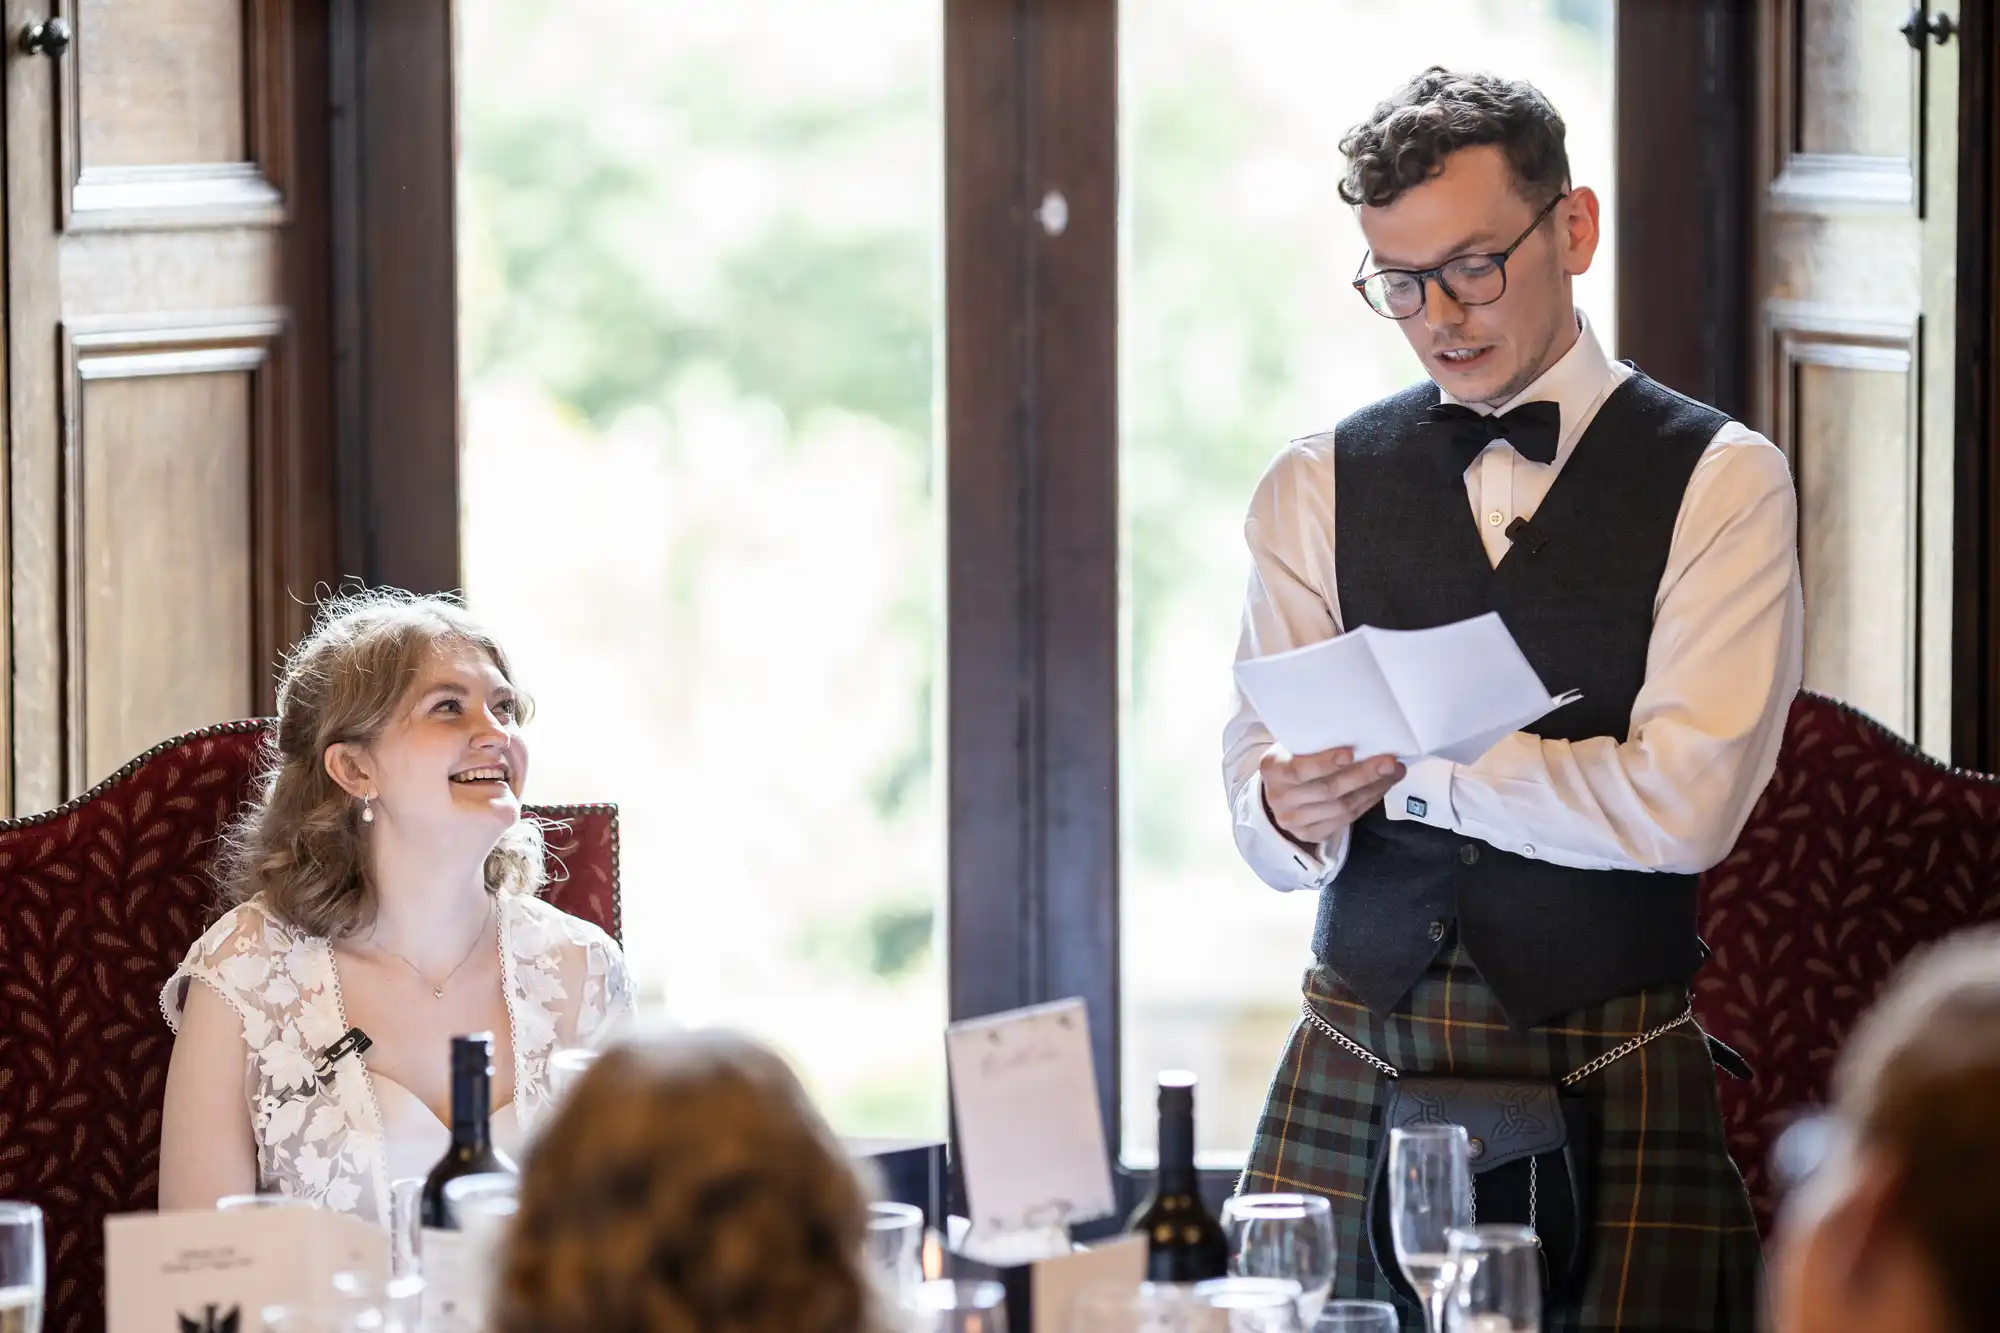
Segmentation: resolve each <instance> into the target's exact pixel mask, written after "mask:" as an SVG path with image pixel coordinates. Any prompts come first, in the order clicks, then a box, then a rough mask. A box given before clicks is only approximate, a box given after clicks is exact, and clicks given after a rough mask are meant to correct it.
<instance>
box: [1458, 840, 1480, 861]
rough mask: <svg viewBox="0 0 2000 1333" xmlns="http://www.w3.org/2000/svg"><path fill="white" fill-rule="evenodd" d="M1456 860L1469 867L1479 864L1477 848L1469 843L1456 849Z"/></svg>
mask: <svg viewBox="0 0 2000 1333" xmlns="http://www.w3.org/2000/svg"><path fill="white" fill-rule="evenodd" d="M1458 859H1459V860H1461V861H1463V862H1465V863H1466V864H1467V865H1469V866H1470V865H1477V864H1479V848H1477V847H1475V846H1474V845H1473V844H1471V843H1469V842H1468V843H1466V844H1465V846H1463V847H1461V848H1459V849H1458Z"/></svg>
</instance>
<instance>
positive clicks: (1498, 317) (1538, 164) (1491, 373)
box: [1340, 66, 1598, 407]
mask: <svg viewBox="0 0 2000 1333" xmlns="http://www.w3.org/2000/svg"><path fill="white" fill-rule="evenodd" d="M1564 135H1565V129H1564V126H1563V119H1562V117H1561V116H1560V115H1558V114H1557V113H1556V109H1555V108H1554V107H1553V106H1551V105H1549V101H1548V99H1547V98H1546V97H1544V96H1542V94H1541V93H1540V92H1538V91H1537V90H1536V89H1535V88H1534V87H1533V86H1532V85H1530V84H1527V83H1523V82H1521V81H1519V80H1516V79H1503V78H1499V77H1497V76H1495V75H1490V74H1459V73H1453V72H1452V71H1450V70H1446V69H1442V68H1438V67H1435V66H1433V67H1432V68H1430V69H1427V70H1425V71H1424V72H1423V73H1421V74H1419V75H1417V76H1416V77H1415V78H1414V79H1412V80H1410V81H1409V82H1408V83H1407V84H1405V85H1404V86H1403V87H1402V88H1400V89H1398V90H1397V91H1396V92H1395V93H1394V94H1392V95H1391V96H1390V97H1389V99H1388V100H1387V101H1385V102H1383V103H1382V104H1381V105H1379V106H1377V107H1376V108H1375V110H1374V112H1373V113H1372V114H1371V115H1370V116H1369V117H1368V119H1367V120H1365V121H1363V122H1362V123H1361V124H1359V125H1356V126H1355V127H1354V128H1353V129H1351V130H1349V131H1348V132H1347V134H1346V136H1345V137H1344V138H1342V140H1341V142H1340V150H1341V152H1342V154H1344V155H1345V157H1346V158H1347V174H1346V176H1345V177H1344V178H1343V179H1342V181H1341V184H1340V194H1341V198H1343V199H1345V200H1346V201H1347V202H1348V203H1350V204H1353V205H1355V206H1356V209H1357V212H1358V213H1359V215H1360V220H1361V232H1362V235H1363V236H1364V237H1366V238H1367V241H1368V254H1367V256H1366V257H1365V258H1364V260H1363V262H1362V267H1361V271H1360V273H1359V274H1358V275H1357V277H1358V278H1361V279H1366V281H1365V282H1364V285H1363V287H1362V294H1363V295H1364V296H1365V297H1366V298H1367V300H1368V303H1369V305H1370V306H1372V307H1373V308H1374V309H1375V312H1376V313H1377V314H1379V315H1384V316H1386V317H1388V318H1390V319H1394V320H1396V321H1397V322H1398V323H1399V325H1400V326H1401V328H1402V330H1403V334H1404V336H1405V337H1407V338H1408V339H1409V342H1410V346H1411V348H1412V349H1413V350H1414V351H1415V352H1416V354H1417V357H1418V359H1419V360H1421V361H1422V362H1423V365H1424V369H1425V370H1426V371H1427V372H1428V373H1429V374H1430V377H1431V378H1432V379H1433V380H1435V381H1437V384H1438V387H1440V388H1441V389H1443V390H1444V391H1445V392H1446V393H1449V394H1450V395H1452V397H1454V398H1456V399H1458V400H1459V401H1460V402H1466V403H1485V404H1490V405H1491V406H1494V407H1503V406H1505V405H1506V403H1507V402H1508V400H1510V399H1512V398H1513V397H1514V396H1515V395H1517V394H1519V393H1520V392H1521V391H1522V390H1523V389H1526V388H1527V387H1528V386H1529V385H1531V384H1532V383H1534V381H1535V380H1536V379H1537V378H1539V377H1540V376H1541V374H1542V372H1544V371H1546V370H1547V369H1548V368H1549V367H1550V366H1553V365H1554V364H1555V363H1556V362H1557V361H1558V360H1560V359H1561V358H1562V355H1563V353H1564V352H1567V351H1568V350H1569V349H1570V347H1571V345H1572V344H1574V343H1575V342H1576V338H1577V321H1576V312H1575V309H1574V307H1573V306H1572V305H1571V280H1572V279H1573V278H1574V277H1575V276H1576V275H1577V274H1580V273H1583V272H1585V271H1586V270H1588V269H1589V267H1590V261H1591V258H1592V256H1594V255H1595V254H1596V253H1597V237H1598V231H1597V219H1598V202H1597V196H1596V194H1595V193H1594V192H1592V191H1591V190H1590V189H1589V188H1588V187H1587V186H1578V187H1575V188H1572V186H1571V184H1570V175H1569V153H1568V150H1567V149H1566V148H1565V146H1564Z"/></svg>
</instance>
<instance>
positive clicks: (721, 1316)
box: [492, 1032, 885, 1333]
mask: <svg viewBox="0 0 2000 1333" xmlns="http://www.w3.org/2000/svg"><path fill="white" fill-rule="evenodd" d="M867 1226H868V1194H867V1191H866V1190H865V1188H864V1187H863V1184H862V1180H861V1177H860V1175H859V1173H858V1172H857V1169H856V1168H855V1167H854V1165H853V1164H852V1163H851V1162H850V1160H849V1158H848V1156H847V1154H846V1152H845V1151H844V1150H843V1149H842V1147H841V1145H840V1142H839V1140H838V1139H836V1138H835V1137H834V1134H833V1131H832V1130H831V1129H829V1128H828V1127H827V1125H826V1122H825V1121H824V1120H822V1119H821V1118H820V1115H819V1113H818V1112H817V1111H816V1110H814V1109H813V1106H812V1103H811V1102H810V1101H809V1100H808V1099H807V1097H806V1093H805V1090H804V1089H803V1088H802V1087H800V1086H799V1082H798V1080H797V1078H796V1077H794V1076H793V1074H792V1071H791V1070H790V1069H789V1068H788V1067H787V1066H786V1064H785V1063H784V1061H783V1060H781V1059H779V1058H778V1056H776V1055H775V1054H773V1053H772V1052H771V1051H769V1050H767V1049H766V1048H764V1047H763V1046H760V1045H758V1044H757V1043H755V1042H752V1041H750V1040H748V1039H746V1038H743V1037H739V1036H735V1035H732V1034H728V1033H719V1032H700V1033H677V1034H673V1035H670V1036H660V1037H652V1038H646V1039H635V1040H633V1041H631V1042H628V1043H624V1044H621V1045H618V1046H615V1047H612V1048H611V1049H609V1050H607V1051H606V1052H605V1053H604V1054H603V1055H602V1056H601V1057H599V1058H598V1059H597V1060H596V1061H595V1062H594V1063H593V1064H592V1065H591V1067H590V1070H589V1072H588V1073H586V1074H585V1075H584V1076H583V1077H582V1078H581V1079H579V1080H578V1081H577V1084H576V1086H575V1087H574V1089H573V1090H572V1091H571V1092H570V1093H569V1095H568V1097H567V1098H566V1099H565V1100H564V1102H563V1104H562V1106H561V1108H560V1109H559V1110H558V1111H557V1113H556V1115H555V1116H554V1118H553V1119H552V1120H550V1121H549V1123H548V1127H547V1129H546V1130H545V1131H544V1132H543V1134H542V1135H541V1137H540V1138H539V1139H538V1140H537V1141H536V1143H535V1145H534V1147H533V1149H532V1150H531V1151H530V1153H529V1156H528V1160H527V1162H526V1163H525V1164H524V1166H523V1169H522V1173H521V1192H520V1206H519V1210H518V1211H517V1212H516V1214H515V1218H514V1224H513V1226H512V1228H511V1232H510V1237H509V1240H508V1242H507V1246H506V1248H505V1251H504V1253H503V1254H502V1256H501V1261H500V1280H499V1286H498V1290H497V1291H496V1293H495V1306H494V1310H493V1320H492V1326H493V1330H494V1333H881V1330H883V1329H884V1327H885V1326H884V1324H883V1323H882V1321H881V1319H880V1317H879V1315H878V1312H877V1306H876V1303H875V1297H874V1296H873V1294H872V1287H871V1284H870V1281H869V1278H868V1274H867V1269H866V1261H865V1259H864V1256H863V1249H864V1244H865V1241H866V1236H867Z"/></svg>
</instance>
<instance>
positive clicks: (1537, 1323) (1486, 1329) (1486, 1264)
mask: <svg viewBox="0 0 2000 1333" xmlns="http://www.w3.org/2000/svg"><path fill="white" fill-rule="evenodd" d="M1445 1309H1446V1310H1447V1311H1448V1312H1449V1314H1450V1317H1451V1327H1452V1329H1453V1330H1454V1333H1541V1329H1542V1251H1541V1245H1540V1243H1539V1242H1538V1241H1537V1239H1536V1237H1535V1233H1534V1232H1532V1231H1530V1230H1528V1228H1526V1227H1514V1226H1477V1227H1465V1228H1461V1229H1459V1230H1456V1231H1454V1232H1452V1233H1451V1291H1450V1292H1449V1293H1447V1295H1446V1298H1445Z"/></svg>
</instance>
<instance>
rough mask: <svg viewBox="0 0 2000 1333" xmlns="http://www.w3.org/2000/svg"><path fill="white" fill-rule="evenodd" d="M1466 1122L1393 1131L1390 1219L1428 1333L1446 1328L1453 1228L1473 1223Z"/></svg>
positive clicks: (1439, 1332)
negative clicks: (1445, 1316) (1446, 1293)
mask: <svg viewBox="0 0 2000 1333" xmlns="http://www.w3.org/2000/svg"><path fill="white" fill-rule="evenodd" d="M1469 1147H1470V1144H1469V1141H1468V1139H1467V1138H1466V1134H1465V1127H1464V1126H1463V1125H1416V1126H1412V1127H1411V1128H1409V1129H1392V1130H1390V1131H1389V1221H1390V1230H1391V1231H1392V1232H1393V1233H1394V1235H1395V1240H1396V1262H1397V1263H1399V1264H1401V1265H1402V1266H1403V1276H1404V1277H1407V1278H1408V1279H1409V1280H1410V1285H1411V1286H1412V1287H1414V1288H1416V1291H1417V1297H1418V1299H1420V1300H1421V1301H1422V1302H1423V1305H1424V1323H1425V1325H1426V1326H1427V1327H1428V1328H1429V1329H1430V1333H1443V1329H1444V1302H1443V1299H1442V1297H1443V1295H1444V1282H1445V1276H1446V1269H1447V1268H1448V1267H1449V1266H1450V1263H1451V1233H1452V1232H1453V1231H1454V1230H1455V1229H1457V1228H1459V1227H1463V1226H1468V1225H1470V1224H1471V1222H1472V1167H1471V1154H1470V1151H1469Z"/></svg>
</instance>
